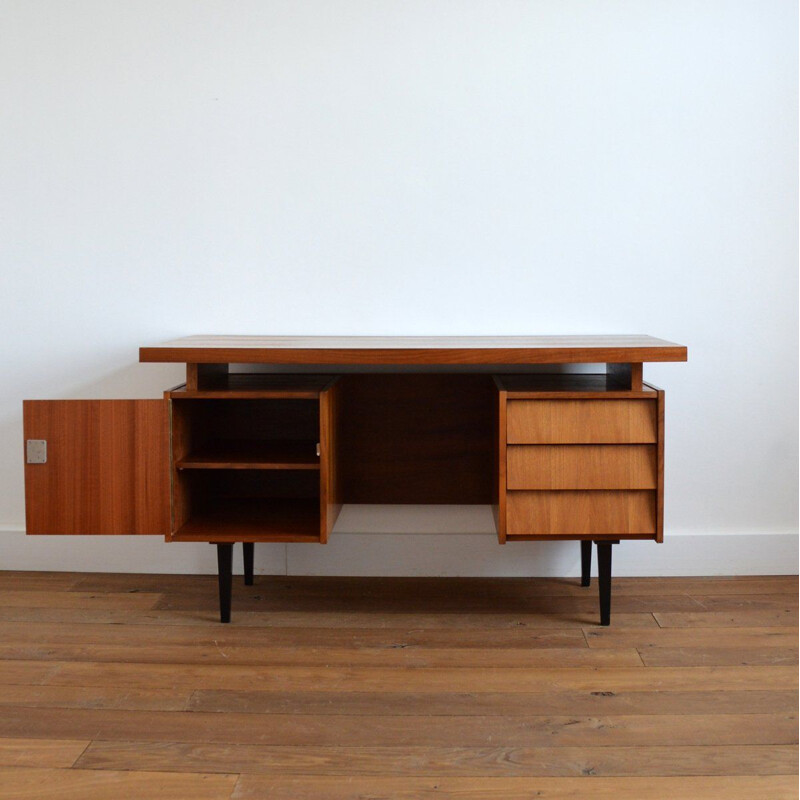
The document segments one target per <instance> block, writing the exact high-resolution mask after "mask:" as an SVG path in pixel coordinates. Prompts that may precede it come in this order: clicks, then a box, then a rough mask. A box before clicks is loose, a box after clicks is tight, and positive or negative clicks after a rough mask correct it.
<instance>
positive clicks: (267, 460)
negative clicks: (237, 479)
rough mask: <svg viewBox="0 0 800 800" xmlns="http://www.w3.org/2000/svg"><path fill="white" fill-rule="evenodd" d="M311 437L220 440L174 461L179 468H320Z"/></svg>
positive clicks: (315, 444)
mask: <svg viewBox="0 0 800 800" xmlns="http://www.w3.org/2000/svg"><path fill="white" fill-rule="evenodd" d="M316 448H317V443H316V442H312V441H302V442H295V441H258V440H247V441H221V442H213V443H210V444H208V445H204V447H203V449H202V450H201V451H200V452H197V453H190V454H189V455H188V456H184V457H183V458H181V459H178V461H176V462H175V466H176V467H177V468H178V469H298V470H300V469H310V470H318V469H319V456H318V455H317V450H316Z"/></svg>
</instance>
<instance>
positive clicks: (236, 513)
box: [172, 469, 321, 542]
mask: <svg viewBox="0 0 800 800" xmlns="http://www.w3.org/2000/svg"><path fill="white" fill-rule="evenodd" d="M176 496H177V497H180V498H181V501H182V511H183V516H184V517H185V519H184V521H183V522H182V524H180V525H179V526H177V530H176V531H175V533H174V534H173V536H172V540H173V541H204V542H207V541H214V542H224V541H234V542H243V541H244V542H246V541H273V542H318V541H320V530H321V507H320V483H319V472H316V471H314V472H312V471H299V472H296V471H277V470H225V469H221V470H220V469H202V470H184V471H182V472H179V473H178V477H177V486H176Z"/></svg>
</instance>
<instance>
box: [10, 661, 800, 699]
mask: <svg viewBox="0 0 800 800" xmlns="http://www.w3.org/2000/svg"><path fill="white" fill-rule="evenodd" d="M6 665H13V667H12V668H16V669H17V670H18V672H19V673H20V674H24V672H25V669H26V668H27V667H28V665H30V666H32V667H35V668H36V669H38V670H41V671H42V672H43V673H44V674H43V675H41V676H39V680H37V681H23V680H16V681H9V680H4V681H2V682H3V683H25V682H31V683H33V682H36V683H42V682H46V683H48V684H50V685H61V686H116V687H129V688H143V689H145V688H170V687H171V688H191V689H227V688H230V686H232V685H233V686H258V687H260V688H262V689H272V690H279V691H299V690H303V689H308V688H309V687H310V686H313V687H314V689H315V690H316V691H334V692H338V691H342V689H344V688H358V690H359V691H383V690H385V689H386V687H387V686H391V687H392V689H394V690H395V691H406V692H419V691H422V692H434V693H437V692H543V691H547V692H561V691H588V692H604V691H606V692H619V691H645V692H646V691H653V690H656V689H657V690H660V691H676V690H677V691H703V690H714V691H724V690H731V689H763V688H765V687H769V688H771V689H795V688H796V687H797V670H796V669H794V668H793V667H787V666H753V667H739V666H736V667H648V668H647V669H646V670H644V669H642V668H641V667H584V668H581V667H564V668H547V667H541V668H537V667H530V668H527V667H506V668H503V669H484V668H481V667H417V668H415V669H395V668H392V667H349V668H348V667H299V666H289V667H287V666H280V667H257V666H239V665H216V664H208V665H195V664H183V665H181V667H180V669H177V668H176V666H175V665H173V664H142V663H127V664H122V663H108V662H91V661H71V662H64V661H51V662H43V663H42V664H40V663H39V662H35V661H34V662H29V661H0V676H2V675H3V670H4V669H5V668H6ZM49 665H52V667H53V669H54V671H53V672H45V671H44V670H42V667H45V666H49ZM45 678H46V680H45Z"/></svg>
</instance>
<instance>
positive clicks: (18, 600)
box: [0, 590, 162, 611]
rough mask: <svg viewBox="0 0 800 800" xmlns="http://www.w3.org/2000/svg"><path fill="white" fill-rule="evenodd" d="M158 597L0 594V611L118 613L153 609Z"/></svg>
mask: <svg viewBox="0 0 800 800" xmlns="http://www.w3.org/2000/svg"><path fill="white" fill-rule="evenodd" d="M161 600H162V596H161V595H160V594H127V593H113V592H98V593H92V592H68V591H56V590H51V591H0V607H1V608H8V609H11V608H23V609H30V608H56V609H60V610H66V609H73V608H80V609H83V608H86V609H93V610H94V609H120V610H124V611H140V610H142V609H150V608H155V606H156V604H157V603H159V602H160V601H161Z"/></svg>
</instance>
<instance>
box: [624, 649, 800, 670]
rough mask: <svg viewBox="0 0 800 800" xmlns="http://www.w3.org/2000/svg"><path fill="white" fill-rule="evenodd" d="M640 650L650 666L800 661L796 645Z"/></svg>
mask: <svg viewBox="0 0 800 800" xmlns="http://www.w3.org/2000/svg"><path fill="white" fill-rule="evenodd" d="M611 652H617V651H615V650H612V651H611ZM640 654H641V657H642V660H643V661H644V663H645V664H646V665H647V666H648V667H698V666H721V667H726V666H733V665H736V664H739V665H751V664H752V665H757V664H797V660H798V650H797V648H796V647H794V648H791V647H762V648H758V647H649V648H645V649H643V650H641V651H640Z"/></svg>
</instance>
